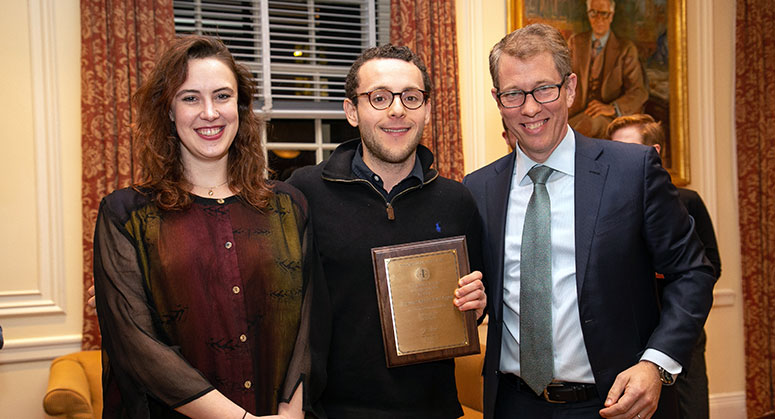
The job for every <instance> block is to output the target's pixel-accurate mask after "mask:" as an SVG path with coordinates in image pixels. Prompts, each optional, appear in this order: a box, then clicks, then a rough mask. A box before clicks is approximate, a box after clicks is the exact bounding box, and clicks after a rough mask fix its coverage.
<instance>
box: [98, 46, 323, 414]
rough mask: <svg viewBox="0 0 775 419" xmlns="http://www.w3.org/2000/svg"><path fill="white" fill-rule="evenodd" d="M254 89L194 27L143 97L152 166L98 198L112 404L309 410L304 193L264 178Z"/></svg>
mask: <svg viewBox="0 0 775 419" xmlns="http://www.w3.org/2000/svg"><path fill="white" fill-rule="evenodd" d="M254 89H255V88H254V84H253V82H252V80H251V74H250V72H249V71H248V70H247V69H245V68H244V67H243V66H241V65H238V64H237V63H235V61H234V58H233V57H232V56H231V54H230V53H229V51H228V50H227V49H226V47H225V46H224V45H223V44H222V43H221V42H219V41H217V40H213V39H210V38H207V37H201V36H190V37H184V38H180V39H177V40H176V41H175V42H174V43H173V45H172V46H171V47H170V48H169V49H168V50H167V51H166V52H165V53H164V54H163V56H162V57H161V58H160V60H159V62H158V64H157V65H156V67H155V68H154V70H153V71H152V73H151V74H150V76H149V78H148V79H147V80H146V81H145V82H144V84H143V86H142V87H141V88H140V89H139V91H138V92H137V94H136V95H135V97H134V99H135V103H136V105H137V109H138V113H137V122H136V126H135V128H136V139H135V141H136V143H135V144H136V148H137V150H138V155H137V158H138V161H139V162H140V165H141V179H142V180H141V182H140V183H139V184H137V185H134V186H133V187H131V188H126V189H121V190H118V191H116V192H113V193H111V194H110V195H108V196H107V197H106V198H105V199H103V201H102V203H101V205H100V210H99V216H98V220H97V227H96V231H95V238H94V282H95V292H96V306H97V311H98V312H99V322H100V330H101V332H102V339H103V340H102V344H103V350H102V354H103V358H102V364H103V389H104V404H105V408H104V415H105V417H132V418H151V417H153V418H158V417H180V416H181V414H182V415H185V416H190V417H202V418H206V417H212V418H216V417H217V418H236V419H240V418H246V417H250V418H252V417H254V415H276V414H278V413H279V414H280V415H282V416H285V417H302V416H303V414H304V413H303V410H307V411H309V410H311V409H312V407H311V406H310V405H309V403H308V402H306V401H308V400H315V399H316V398H317V397H316V396H315V393H316V390H315V389H316V388H319V385H318V384H317V383H316V382H313V381H315V379H316V378H317V377H320V375H318V374H313V373H312V372H311V371H310V369H311V366H310V358H311V355H310V354H309V353H308V349H307V348H308V345H307V342H308V339H309V327H308V322H309V313H310V310H311V309H310V304H311V302H312V295H313V294H314V293H313V288H314V284H315V281H313V280H312V279H311V278H312V277H314V276H316V275H315V274H314V273H315V272H317V268H316V267H317V266H318V263H317V261H316V260H314V259H315V256H314V255H315V252H314V250H313V249H310V248H308V247H309V246H311V243H312V240H310V239H309V238H310V237H311V235H310V233H309V231H308V224H309V214H308V208H307V203H306V201H305V199H304V197H303V196H302V195H301V193H300V192H298V191H297V190H296V189H294V188H292V187H290V186H288V185H285V184H283V183H274V182H271V181H268V180H267V178H266V172H267V167H266V161H265V158H264V152H263V146H262V144H261V141H260V137H259V135H260V131H261V127H262V125H261V124H262V123H263V122H262V120H261V119H259V118H258V117H257V116H256V115H255V114H254V113H253V109H252V100H253V93H254ZM317 380H318V381H320V380H319V378H317ZM304 393H306V394H304Z"/></svg>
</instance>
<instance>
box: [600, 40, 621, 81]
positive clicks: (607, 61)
mask: <svg viewBox="0 0 775 419" xmlns="http://www.w3.org/2000/svg"><path fill="white" fill-rule="evenodd" d="M617 57H619V40H618V39H617V38H616V35H614V33H613V31H611V33H610V35H608V42H606V44H605V55H604V61H603V73H602V74H601V75H602V80H601V81H600V94H601V95H602V94H603V92H606V91H607V90H608V89H607V87H608V86H607V85H608V79H609V78H608V75H609V74H611V72H612V71H614V67H615V66H616V65H617V63H616V59H617Z"/></svg>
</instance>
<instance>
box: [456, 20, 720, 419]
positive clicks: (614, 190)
mask: <svg viewBox="0 0 775 419" xmlns="http://www.w3.org/2000/svg"><path fill="white" fill-rule="evenodd" d="M490 71H491V75H492V78H493V85H494V87H493V89H492V94H493V97H494V98H495V100H496V101H497V102H498V108H499V110H500V113H501V116H502V118H503V120H504V122H505V124H506V128H507V130H508V135H510V136H513V137H515V138H516V140H517V146H518V147H517V149H516V150H515V151H514V152H513V153H510V154H509V155H507V156H505V157H503V158H501V159H500V160H498V161H496V162H494V163H492V164H490V165H489V166H486V167H484V168H482V169H480V170H478V171H476V172H474V173H472V174H470V175H468V176H467V177H466V179H465V180H464V183H465V184H466V185H467V186H468V187H469V188H470V190H471V192H472V193H473V195H474V198H475V199H476V201H477V205H478V206H479V212H480V216H481V217H482V222H483V223H482V225H483V227H484V229H485V234H484V239H483V240H484V241H483V251H484V253H485V278H486V279H487V282H488V284H487V286H488V289H487V295H488V307H489V309H488V312H489V315H490V322H489V329H488V336H487V354H486V357H485V365H484V376H485V377H484V378H485V389H484V391H485V396H484V411H485V412H484V414H485V418H509V417H520V418H522V417H524V418H531V419H533V418H553V417H569V418H594V417H599V416H603V417H606V418H639V419H646V418H649V417H652V415H653V416H654V417H662V418H667V417H676V414H677V412H676V406H675V398H674V396H675V395H674V393H673V392H672V391H670V389H669V387H667V386H666V387H664V389H663V384H667V385H669V384H671V383H672V382H673V380H674V377H675V375H676V374H678V373H680V372H681V370H682V365H685V364H686V363H687V362H688V360H689V357H690V354H691V350H692V346H693V345H694V342H695V341H696V340H697V337H698V336H699V333H700V331H701V330H702V326H703V324H704V322H705V319H706V317H707V314H708V311H709V310H710V306H711V303H712V287H713V283H714V276H713V268H712V267H711V266H710V265H709V264H708V262H707V259H706V258H705V257H704V252H703V247H702V244H701V243H700V241H699V239H698V238H697V236H696V234H695V232H694V229H693V225H692V221H691V218H690V217H689V216H688V214H687V213H686V210H685V209H684V208H683V206H682V205H681V203H680V202H679V201H678V195H677V192H676V189H675V187H674V186H673V185H672V184H671V183H670V176H669V175H668V174H667V172H666V171H665V170H664V169H663V168H662V166H661V163H660V160H659V156H658V155H657V153H656V151H655V150H654V149H653V148H651V147H638V146H630V145H625V144H620V143H615V142H611V141H602V140H596V139H591V138H588V137H585V136H583V135H580V134H578V133H576V132H574V131H573V130H571V129H570V128H569V127H568V108H569V107H570V106H571V104H572V103H573V99H574V93H575V91H576V83H577V77H576V75H575V74H573V73H572V71H571V66H570V56H569V51H568V47H567V44H566V43H565V41H564V39H563V38H562V35H561V34H560V33H559V32H558V31H557V30H556V29H554V28H552V27H550V26H547V25H543V24H535V25H529V26H526V27H524V28H522V29H519V30H517V31H515V32H513V33H511V34H509V35H507V36H506V37H504V38H503V39H502V40H501V41H500V42H499V43H498V44H496V45H495V47H493V49H492V51H491V53H490ZM547 168H548V169H547ZM536 173H538V174H536ZM547 173H548V178H547V177H546V176H547V175H546V174H547ZM533 183H535V187H534V185H533ZM547 207H548V208H547ZM528 220H530V223H528ZM545 224H548V226H547V225H545ZM547 227H548V228H547ZM523 234H524V236H523ZM536 250H538V251H536ZM655 270H656V271H659V272H662V273H664V275H665V278H664V284H663V285H664V292H663V294H662V299H661V308H660V306H659V303H658V298H657V297H658V296H657V291H656V289H655V287H654V272H655ZM537 284H538V285H537ZM528 291H529V293H528ZM547 293H548V295H547ZM527 296H529V297H530V298H526V297H527ZM526 307H529V308H526ZM520 308H525V310H520ZM537 313H538V314H537ZM546 317H549V319H548V320H547V319H546ZM528 320H529V321H528ZM547 329H548V330H547ZM547 336H548V340H549V342H548V344H547V343H546V342H544V341H543V340H546V339H547ZM536 348H538V349H536ZM547 369H548V372H547ZM660 395H661V397H660ZM658 404H659V410H657V407H658ZM655 412H656V414H655Z"/></svg>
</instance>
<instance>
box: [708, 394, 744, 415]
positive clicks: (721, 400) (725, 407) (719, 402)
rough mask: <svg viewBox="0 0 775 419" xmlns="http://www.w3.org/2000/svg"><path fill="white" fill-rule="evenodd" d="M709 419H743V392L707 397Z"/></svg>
mask: <svg viewBox="0 0 775 419" xmlns="http://www.w3.org/2000/svg"><path fill="white" fill-rule="evenodd" d="M708 398H709V402H710V419H745V418H746V409H745V392H744V391H737V392H734V393H716V394H711V395H710V396H709V397H708Z"/></svg>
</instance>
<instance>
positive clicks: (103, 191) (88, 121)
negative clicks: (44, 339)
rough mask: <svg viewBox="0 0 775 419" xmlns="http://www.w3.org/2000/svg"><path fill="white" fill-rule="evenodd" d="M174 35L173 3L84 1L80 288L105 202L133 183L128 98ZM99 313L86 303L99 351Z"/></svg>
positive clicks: (86, 319) (90, 341) (88, 338)
mask: <svg viewBox="0 0 775 419" xmlns="http://www.w3.org/2000/svg"><path fill="white" fill-rule="evenodd" d="M174 36H175V24H174V16H173V12H172V0H81V130H82V134H81V135H82V137H81V147H82V154H83V163H82V164H83V174H82V182H83V185H82V190H81V195H82V205H83V262H84V263H83V286H84V299H85V298H87V296H86V289H87V288H89V287H90V286H91V285H92V244H93V234H94V224H95V221H96V218H97V210H98V208H99V204H100V200H101V199H102V197H104V196H105V195H107V194H109V193H110V192H112V191H113V190H115V189H119V188H123V187H126V186H128V185H130V184H131V183H132V181H133V180H134V176H135V173H136V170H137V168H136V165H135V163H134V161H133V159H132V134H131V128H130V126H131V124H132V121H133V114H134V112H135V110H133V109H132V104H131V98H132V95H133V94H134V92H135V91H136V90H137V88H138V86H139V84H140V82H141V80H142V78H143V76H144V75H147V74H148V72H149V71H150V70H151V69H152V68H153V66H154V63H155V61H154V58H155V57H156V54H157V53H158V52H160V51H161V50H163V48H164V46H165V45H167V43H168V42H169V41H171V40H172V39H173V38H174ZM100 343H101V340H100V332H99V326H98V324H97V318H96V316H95V313H94V309H93V308H91V307H88V306H86V305H84V313H83V341H82V343H81V346H82V347H83V349H97V348H99V347H100Z"/></svg>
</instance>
